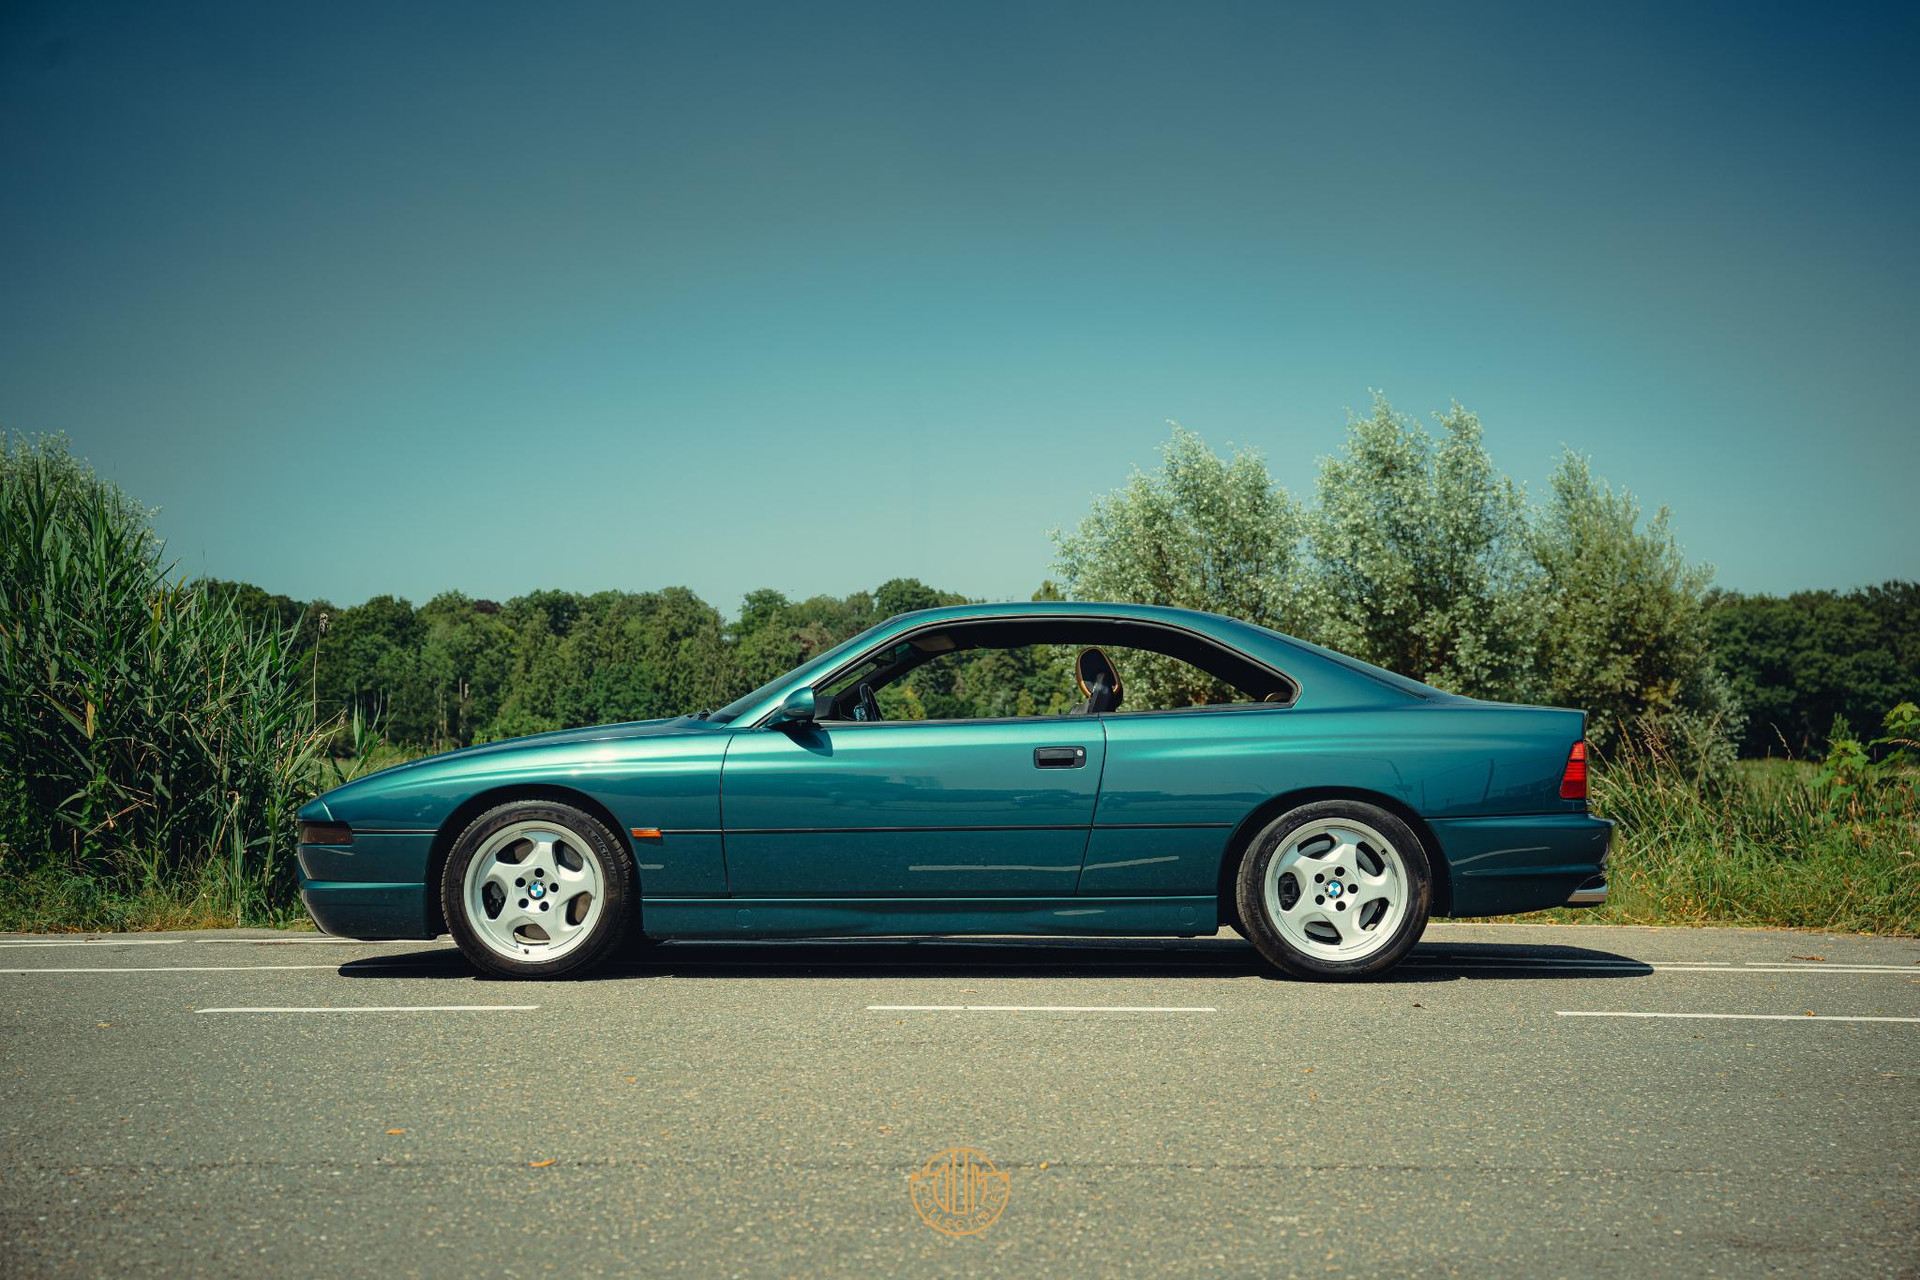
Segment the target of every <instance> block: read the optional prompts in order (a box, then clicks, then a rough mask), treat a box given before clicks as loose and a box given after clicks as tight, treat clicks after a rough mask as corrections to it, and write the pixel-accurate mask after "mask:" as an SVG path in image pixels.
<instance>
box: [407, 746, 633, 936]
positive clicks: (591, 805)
mask: <svg viewBox="0 0 1920 1280" xmlns="http://www.w3.org/2000/svg"><path fill="white" fill-rule="evenodd" d="M516 800H551V801H553V802H555V803H556V804H566V805H572V806H573V807H574V808H576V809H579V810H580V811H581V812H583V813H586V814H588V815H590V816H591V817H594V818H596V819H598V820H599V821H600V822H601V823H603V824H604V825H605V826H606V828H607V830H608V831H611V832H612V833H613V835H614V838H615V839H616V840H618V841H619V842H620V845H621V847H622V848H624V849H625V850H626V851H627V854H628V856H629V857H631V856H632V855H633V842H632V841H631V840H629V839H628V838H627V831H626V828H625V827H622V826H621V825H620V820H619V819H618V818H616V817H614V816H613V811H612V810H611V809H609V808H607V806H606V805H604V804H602V803H600V802H599V801H598V800H596V799H594V798H593V797H592V796H590V795H588V794H587V793H586V792H584V791H576V790H574V789H573V788H572V787H559V786H552V785H549V784H545V783H509V784H507V785H505V786H499V787H493V788H490V789H488V790H486V791H481V792H476V793H475V794H474V795H471V796H469V797H467V798H466V799H465V800H462V801H461V802H460V803H459V804H458V805H457V806H455V808H454V810H453V812H451V813H449V814H448V815H447V817H446V820H445V821H444V822H442V823H441V824H440V828H439V830H438V831H436V832H435V833H434V837H433V847H432V850H431V851H430V852H429V853H428V855H427V927H428V928H430V929H432V930H433V933H434V936H435V937H438V936H439V935H440V934H443V933H445V932H446V931H447V919H446V912H445V911H444V910H443V909H442V907H441V892H440V877H441V876H442V875H443V874H444V873H445V871H446V869H447V859H448V858H450V857H452V856H453V845H454V841H456V840H458V839H459V838H460V833H461V832H463V831H465V830H466V829H467V827H468V826H469V825H470V824H471V823H472V822H473V820H474V819H475V818H477V817H479V816H480V815H481V814H483V813H485V812H486V811H487V810H489V809H493V808H497V807H498V806H500V805H503V804H511V803H513V802H514V801H516ZM636 909H637V908H636Z"/></svg>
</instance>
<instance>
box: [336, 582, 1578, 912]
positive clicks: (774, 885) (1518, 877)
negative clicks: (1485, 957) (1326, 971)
mask: <svg viewBox="0 0 1920 1280" xmlns="http://www.w3.org/2000/svg"><path fill="white" fill-rule="evenodd" d="M1020 620H1057V621H1060V622H1063V623H1072V624H1080V623H1085V624H1088V625H1095V626H1104V627H1109V628H1111V627H1114V626H1119V627H1134V628H1152V629H1157V630H1158V631H1159V632H1161V633H1163V634H1178V635H1180V636H1181V637H1183V643H1184V642H1192V643H1205V644H1208V645H1213V646H1218V647H1219V648H1220V649H1222V650H1227V651H1231V652H1232V653H1234V654H1236V655H1239V656H1240V657H1241V658H1244V659H1245V660H1247V661H1250V662H1252V663H1256V664H1259V666H1260V667H1261V668H1263V669H1266V670H1270V671H1273V672H1277V673H1280V674H1281V675H1283V676H1284V677H1285V679H1286V681H1287V682H1289V684H1290V686H1291V688H1292V691H1293V693H1292V697H1291V698H1290V699H1289V700H1268V701H1263V702H1256V703H1242V704H1232V705H1224V706H1199V707H1190V708H1186V709H1182V710H1172V711H1135V710H1129V711H1116V712H1113V713H1110V714H1093V715H1080V716H1026V717H1020V718H1008V719H991V720H945V721H937V720H925V721H875V722H864V723H861V722H854V721H832V722H829V721H826V720H822V721H819V722H811V721H809V722H808V723H805V724H793V723H784V724H782V723H778V721H779V719H780V713H781V709H782V707H783V706H784V705H786V704H787V702H788V700H789V698H791V697H793V696H794V695H796V694H802V693H803V692H807V691H810V690H811V689H812V688H813V687H814V686H815V685H816V684H819V683H822V682H823V681H824V680H825V679H826V678H828V677H829V676H831V675H832V673H834V672H835V671H839V670H844V669H846V668H847V667H848V665H849V664H851V663H854V662H857V661H859V660H860V659H861V658H862V657H863V655H869V654H873V653H878V652H881V651H884V650H885V649H886V648H887V646H890V645H896V644H898V643H899V642H901V641H902V639H903V638H907V637H911V636H913V635H917V634H922V633H925V632H926V631H927V630H928V629H929V628H935V627H952V626H956V625H964V624H971V623H981V622H1017V621H1020ZM1584 727H1585V717H1584V715H1583V714H1582V713H1580V712H1577V711H1568V710H1562V709H1556V708H1546V707H1525V706H1511V705H1506V704H1499V703H1489V702H1481V701H1476V700H1473V699H1469V698H1463V697H1458V696H1455V695H1452V694H1447V693H1443V692H1441V691H1439V690H1436V689H1432V688H1429V687H1427V686H1425V685H1421V684H1418V683H1416V682H1414V681H1412V680H1408V679H1405V678H1403V677H1400V676H1397V675H1394V674H1392V673H1390V672H1386V671H1383V670H1380V669H1378V668H1374V667H1370V666H1368V665H1366V664H1364V663H1361V662H1358V661H1356V660H1354V659H1351V658H1347V657H1345V656H1343V655H1340V654H1337V653H1333V652H1331V651H1329V650H1326V649H1322V648H1320V647H1318V646H1315V645H1311V644H1308V643H1305V642H1303V641H1300V640H1295V639H1292V638H1289V637H1287V636H1283V635H1280V634H1278V633H1276V632H1273V631H1269V630H1266V629H1264V628H1261V627H1257V626H1253V625H1251V624H1247V623H1242V622H1237V621H1234V620H1232V619H1228V618H1223V617H1219V616H1216V615H1212V614H1205V613H1198V612H1194V611H1190V610H1183V609H1174V608H1161V607H1154V606H1141V605H1103V604H1079V603H1057V602H1044V603H1031V604H1016V605H969V606H959V607H955V608H947V609H935V610H926V611H922V612H919V613H913V614H906V615H902V616H900V617H896V618H892V619H889V620H888V621H886V622H884V623H882V624H880V625H879V626H877V627H875V628H873V629H871V630H870V631H868V632H866V633H864V634H863V635H861V636H858V637H855V638H854V639H853V640H851V641H848V642H847V643H845V644H843V645H841V646H838V647H837V648H835V649H832V650H829V651H828V652H826V653H823V654H821V655H819V656H817V657H815V658H814V659H812V660H811V661H809V662H808V663H806V664H804V665H802V666H801V667H799V668H797V669H795V670H794V671H792V672H790V673H788V674H787V675H786V676H784V677H782V678H780V679H779V680H776V681H774V682H772V683H770V684H769V685H767V686H765V687H764V688H762V689H759V690H756V691H754V692H753V693H751V694H749V695H747V696H746V697H745V698H743V699H741V700H740V701H739V702H736V703H735V704H733V705H732V706H731V707H729V708H726V709H724V711H723V712H721V713H716V714H713V715H711V716H708V717H705V718H702V717H700V716H695V715H688V716H683V717H679V718H676V719H670V720H654V721H642V722H637V723H629V724H614V725H605V726H599V727H594V728H585V729H572V730H567V731H564V732H559V733H547V734H540V735H536V736H533V737H526V738H518V739H513V740H510V741H505V742H495V743H489V744H486V745H484V746H477V747H472V748H468V749H465V750H460V751H453V752H449V753H447V754H444V755H438V756H433V757H430V758H427V759H423V760H418V761H414V762H412V763H409V764H404V765H401V766H398V767H396V768H392V769H388V770H385V771H384V772H381V773H377V774H373V775H370V776H368V777H365V778H362V779H359V780H357V781H354V782H351V783H349V784H347V785H346V786H343V787H340V788H337V789H336V790H333V791H330V792H328V793H327V794H325V795H323V796H321V797H320V798H318V799H316V800H314V801H312V802H311V803H310V804H308V805H307V806H306V807H305V808H303V809H302V810H301V812H300V817H301V819H302V820H303V822H304V823H307V824H310V825H309V828H308V829H309V830H312V831H316V832H322V833H324V832H326V831H329V830H332V831H335V832H337V831H338V828H340V827H345V828H348V829H349V830H350V832H351V836H350V839H345V840H342V841H341V842H340V843H303V844H302V845H301V847H300V851H299V861H300V877H301V886H302V896H303V898H304V900H305V902H306V904H307V907H308V909H309V911H310V912H311V913H312V915H313V917H314V919H315V921H316V922H318V924H319V925H320V927H321V928H322V929H324V930H325V931H327V932H329V933H333V934H340V935H345V936H349V937H355V938H368V939H372V938H430V937H435V936H438V935H439V934H440V933H442V932H444V931H445V928H446V922H445V921H444V919H442V915H441V907H440V905H439V903H440V898H439V891H438V886H439V877H440V870H441V867H442V865H443V864H444V862H445V860H446V858H447V856H448V852H449V849H450V848H451V846H452V844H453V842H454V841H455V839H456V838H457V837H458V836H459V834H460V832H461V831H462V829H463V828H464V827H465V825H466V824H467V823H468V822H470V821H471V820H472V819H473V818H474V817H475V816H476V815H478V814H480V813H482V812H484V811H486V810H487V809H489V807H491V806H494V805H498V804H500V803H503V802H506V801H511V800H515V799H520V798H541V799H550V800H559V801H563V802H565V803H568V804H571V805H574V806H577V807H578V808H580V809H583V810H585V811H587V812H589V813H591V814H594V815H596V816H598V817H599V818H601V819H602V820H603V821H604V822H605V824H606V826H607V827H608V828H609V830H610V831H612V832H614V833H617V834H618V836H619V838H620V839H621V840H622V841H624V842H625V843H626V845H627V848H628V850H629V851H630V853H631V855H632V858H633V862H634V865H635V867H636V868H637V871H638V885H639V911H640V918H639V921H638V928H639V929H640V930H641V931H642V932H644V933H645V934H646V935H648V936H650V937H655V938H714V937H743V936H744V937H795V936H840V935H858V934H913V933H996V934H1018V933H1034V934H1130V935H1178V936H1191V935H1200V934H1211V933H1213V932H1214V931H1215V930H1216V929H1217V928H1218V927H1219V926H1220V925H1221V924H1222V923H1231V922H1232V917H1233V911H1234V907H1233V895H1232V892H1231V887H1230V886H1231V877H1232V874H1233V870H1234V867H1235V865H1236V860H1237V858H1238V856H1239V851H1240V850H1241V849H1242V848H1243V846H1244V844H1245V842H1246V841H1247V840H1248V838H1249V836H1250V834H1251V833H1252V832H1253V831H1255V830H1257V829H1258V828H1259V827H1260V826H1261V824H1262V823H1264V822H1266V821H1268V820H1269V819H1270V818H1271V817H1272V816H1273V815H1276V814H1279V813H1282V812H1285V811H1286V810H1288V809H1289V808H1291V807H1292V806H1296V805H1299V804H1302V803H1307V802H1310V801H1314V800H1320V799H1335V798H1345V799H1356V800H1364V801H1367V802H1369V803H1372V804H1375V805H1378V806H1380V807H1382V808H1385V809H1387V810H1390V811H1391V812H1392V813H1394V814H1395V815H1397V816H1399V817H1401V818H1402V819H1404V820H1405V821H1406V822H1407V824H1408V826H1409V827H1410V828H1411V829H1412V830H1413V831H1414V832H1416V833H1417V835H1418V836H1419V839H1420V841H1421V843H1422V844H1423V845H1424V846H1425V851H1426V854H1427V857H1428V860H1429V862H1430V863H1431V866H1432V869H1433V907H1434V914H1437V915H1452V916H1483V915H1498V914H1505V913H1512V912H1521V911H1530V910H1536V909H1539V908H1543V907H1550V906H1556V905H1561V904H1565V903H1568V902H1569V901H1572V902H1574V903H1575V904H1581V903H1591V902H1595V901H1598V900H1600V898H1602V897H1603V896H1604V893H1605V871H1604V864H1605V860H1606V856H1607V851H1608V847H1609V843H1610V837H1611V830H1612V828H1611V824H1610V823H1608V822H1606V821H1603V820H1601V819H1597V818H1595V817H1593V816H1591V815H1590V814H1589V813H1588V812H1587V805H1586V802H1585V800H1584V798H1580V799H1566V798H1563V797H1562V794H1561V791H1562V779H1563V773H1564V772H1565V770H1566V767H1567V764H1568V759H1569V751H1570V748H1571V747H1572V746H1573V744H1576V743H1579V742H1580V741H1581V740H1582V738H1583V735H1584ZM322 838H325V837H324V836H323V837H322ZM336 838H337V837H336Z"/></svg>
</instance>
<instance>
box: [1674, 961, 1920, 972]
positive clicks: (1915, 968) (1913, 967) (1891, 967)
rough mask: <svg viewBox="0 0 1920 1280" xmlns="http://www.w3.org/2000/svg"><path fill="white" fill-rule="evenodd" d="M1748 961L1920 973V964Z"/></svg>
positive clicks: (1784, 965) (1787, 965)
mask: <svg viewBox="0 0 1920 1280" xmlns="http://www.w3.org/2000/svg"><path fill="white" fill-rule="evenodd" d="M1703 963H1704V962H1703ZM1747 963H1748V964H1750V965H1777V966H1779V967H1780V968H1782V969H1809V970H1812V969H1836V968H1837V969H1874V970H1879V969H1885V970H1886V971H1887V972H1888V973H1920V964H1856V963H1854V962H1853V961H1851V960H1813V961H1804V960H1749V961H1747Z"/></svg>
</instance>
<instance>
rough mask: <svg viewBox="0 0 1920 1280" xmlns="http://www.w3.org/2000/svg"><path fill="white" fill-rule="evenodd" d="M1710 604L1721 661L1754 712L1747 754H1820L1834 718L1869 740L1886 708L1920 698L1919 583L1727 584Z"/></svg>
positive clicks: (1749, 712) (1749, 720) (1741, 698)
mask: <svg viewBox="0 0 1920 1280" xmlns="http://www.w3.org/2000/svg"><path fill="white" fill-rule="evenodd" d="M1710 605H1711V607H1710V611H1709V615H1708V621H1709V623H1710V625H1711V627H1712V632H1713V646H1714V653H1715V660H1716V662H1717V664H1718V666H1719V668H1720V670H1721V671H1722V672H1724V673H1725V675H1726V677H1727V679H1728V681H1729V682H1730V683H1731V685H1732V687H1733V692H1734V695H1735V697H1737V698H1738V699H1739V702H1740V705H1741V707H1742V709H1743V710H1745V711H1746V712H1747V720H1746V726H1745V734H1744V736H1743V737H1742V739H1741V751H1742V753H1743V754H1746V755H1766V754H1769V753H1776V754H1777V753H1779V752H1781V751H1787V752H1791V753H1793V754H1796V755H1807V754H1811V753H1814V752H1817V751H1818V750H1819V749H1820V747H1821V744H1822V743H1824V742H1825V741H1826V740H1827V739H1828V737H1829V736H1830V735H1831V731H1832V726H1833V723H1834V720H1835V717H1838V718H1839V719H1840V720H1841V721H1842V722H1844V723H1845V725H1846V726H1847V734H1848V736H1849V737H1852V738H1857V739H1858V738H1864V737H1866V736H1867V731H1868V730H1870V729H1871V728H1872V727H1873V726H1874V725H1876V724H1878V723H1879V721H1880V719H1881V717H1882V715H1883V714H1884V713H1885V712H1886V710H1887V709H1888V708H1889V707H1892V706H1894V705H1896V704H1898V703H1900V702H1903V701H1911V700H1914V699H1915V698H1916V697H1920V583H1913V582H1888V583H1885V584H1883V585H1881V586H1877V587H1868V588H1866V589H1864V590H1859V591H1849V592H1844V593H1843V592H1836V591H1797V592H1795V593H1794V594H1792V595H1790V596H1787V597H1785V598H1781V597H1777V596H1765V595H1752V596H1750V595H1740V594H1738V593H1734V592H1721V593H1718V594H1716V595H1715V596H1713V597H1712V599H1711V601H1710Z"/></svg>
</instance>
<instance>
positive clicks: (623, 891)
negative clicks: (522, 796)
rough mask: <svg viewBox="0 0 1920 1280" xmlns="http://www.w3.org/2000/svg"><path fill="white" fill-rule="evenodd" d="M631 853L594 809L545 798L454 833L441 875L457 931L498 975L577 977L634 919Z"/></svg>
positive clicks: (611, 948)
mask: <svg viewBox="0 0 1920 1280" xmlns="http://www.w3.org/2000/svg"><path fill="white" fill-rule="evenodd" d="M634 883H635V874H634V866H633V858H632V856H631V855H630V854H629V853H628V852H627V850H626V848H625V847H624V846H623V845H622V844H621V842H620V841H619V840H617V839H616V838H615V837H614V835H613V833H612V832H610V831H608V830H607V829H606V827H605V826H604V825H603V824H602V823H601V822H600V821H599V820H598V819H596V818H594V817H592V816H591V815H590V814H586V813H583V812H581V811H580V810H578V809H575V808H574V807H572V806H571V805H565V804H558V803H555V802H553V801H549V800H528V801H520V802H517V803H509V804H503V805H500V806H499V807H498V808H494V809H489V810H488V811H487V812H485V813H483V814H481V815H480V816H479V817H478V818H475V819H474V820H473V822H472V823H471V824H469V825H468V827H467V829H466V830H465V831H463V832H461V834H460V838H459V839H458V840H456V841H455V842H454V846H453V852H452V854H451V855H449V856H448V858H447V867H446V871H445V873H444V874H443V875H442V876H441V878H440V898H441V906H442V908H443V909H444V910H445V912H446V920H447V928H448V930H449V931H450V932H451V933H452V934H453V940H454V941H455V942H456V943H458V944H459V947H460V950H461V952H462V953H463V954H465V956H466V957H467V959H468V960H470V961H471V962H472V963H473V965H474V967H475V968H478V969H480V970H482V971H483V972H486V973H490V974H493V975H495V976H497V977H502V978H560V977H577V976H579V975H581V974H584V973H586V972H588V971H590V970H592V969H594V968H596V967H598V966H599V965H600V964H601V963H603V962H604V961H605V960H606V959H607V958H608V957H609V956H611V955H612V954H614V952H616V951H617V950H618V949H619V948H620V947H621V945H622V944H623V942H624V941H625V939H626V937H627V935H628V933H629V932H631V929H632V921H633V916H634V892H635V891H634Z"/></svg>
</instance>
